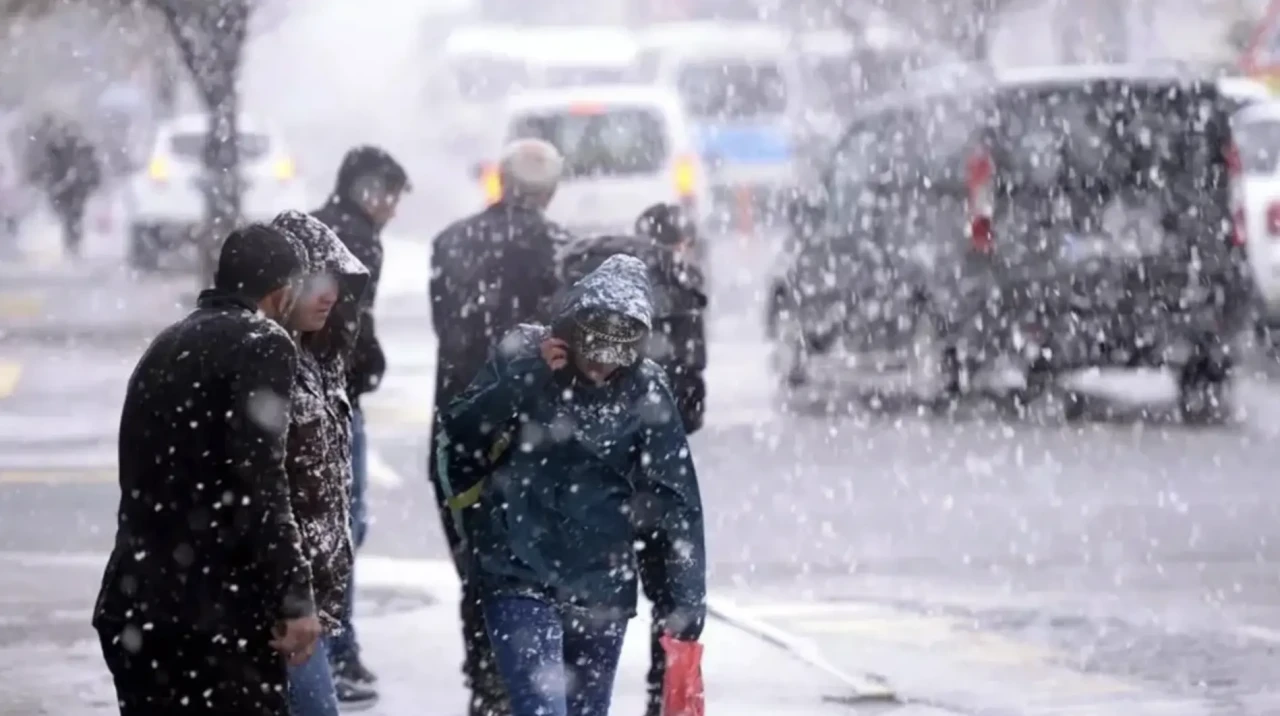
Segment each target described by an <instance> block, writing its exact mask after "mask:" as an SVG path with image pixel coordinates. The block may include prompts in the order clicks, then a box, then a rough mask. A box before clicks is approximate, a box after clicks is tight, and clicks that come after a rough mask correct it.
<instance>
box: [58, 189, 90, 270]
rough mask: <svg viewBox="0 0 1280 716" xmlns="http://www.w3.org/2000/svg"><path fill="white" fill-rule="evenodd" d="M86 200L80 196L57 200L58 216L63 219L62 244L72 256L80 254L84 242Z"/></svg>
mask: <svg viewBox="0 0 1280 716" xmlns="http://www.w3.org/2000/svg"><path fill="white" fill-rule="evenodd" d="M84 205H85V200H84V199H81V198H79V197H74V198H70V199H63V200H60V201H57V202H55V209H56V210H57V214H58V218H59V219H61V220H62V245H63V247H64V248H65V249H66V250H67V253H68V254H71V255H72V256H79V255H80V246H81V244H83V243H84V208H85V206H84Z"/></svg>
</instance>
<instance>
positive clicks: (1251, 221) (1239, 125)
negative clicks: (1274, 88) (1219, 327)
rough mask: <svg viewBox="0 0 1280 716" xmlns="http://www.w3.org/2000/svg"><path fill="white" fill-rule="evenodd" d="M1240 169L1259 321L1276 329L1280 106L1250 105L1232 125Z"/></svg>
mask: <svg viewBox="0 0 1280 716" xmlns="http://www.w3.org/2000/svg"><path fill="white" fill-rule="evenodd" d="M1232 125H1233V126H1232V129H1233V131H1234V134H1235V138H1236V146H1237V147H1238V149H1239V151H1240V163H1241V168H1242V169H1243V170H1244V206H1245V237H1246V243H1245V247H1246V251H1247V252H1248V254H1249V268H1250V270H1251V271H1252V273H1253V280H1254V283H1255V285H1256V286H1257V287H1258V292H1259V293H1260V294H1261V298H1262V300H1263V312H1264V316H1263V320H1264V323H1265V324H1266V325H1267V326H1269V327H1272V328H1280V102H1263V103H1258V104H1253V105H1250V106H1248V107H1246V108H1245V109H1243V110H1241V111H1240V112H1239V113H1237V114H1236V115H1235V118H1234V119H1233V121H1232Z"/></svg>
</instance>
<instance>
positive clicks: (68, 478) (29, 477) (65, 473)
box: [0, 467, 118, 485]
mask: <svg viewBox="0 0 1280 716" xmlns="http://www.w3.org/2000/svg"><path fill="white" fill-rule="evenodd" d="M117 474H118V473H117V471H116V469H115V468H114V467H112V468H79V469H58V468H49V469H42V470H0V485H103V484H112V483H115V482H116V476H117Z"/></svg>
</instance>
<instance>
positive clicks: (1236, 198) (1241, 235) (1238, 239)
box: [1224, 142, 1271, 246]
mask: <svg viewBox="0 0 1280 716" xmlns="http://www.w3.org/2000/svg"><path fill="white" fill-rule="evenodd" d="M1224 152H1225V154H1226V160H1227V186H1228V191H1229V192H1230V194H1231V245H1232V246H1244V245H1245V244H1246V243H1247V242H1248V240H1249V234H1248V232H1247V230H1246V228H1245V206H1244V164H1243V163H1241V161H1240V150H1239V148H1237V147H1236V145H1235V142H1231V143H1230V144H1228V145H1227V147H1226V149H1225V150H1224ZM1267 223H1268V225H1270V224H1271V211H1270V209H1268V211H1267Z"/></svg>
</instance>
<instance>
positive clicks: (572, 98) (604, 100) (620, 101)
mask: <svg viewBox="0 0 1280 716" xmlns="http://www.w3.org/2000/svg"><path fill="white" fill-rule="evenodd" d="M581 104H606V105H632V106H642V107H652V108H655V109H657V110H659V111H661V112H663V113H664V114H665V115H667V116H672V115H678V114H679V112H680V111H681V110H680V107H681V104H680V98H679V96H678V95H676V94H675V92H673V91H671V90H668V89H665V88H662V87H655V86H651V85H595V86H585V87H567V88H563V89H553V90H532V91H529V92H520V93H517V94H515V95H512V96H511V97H510V98H509V99H508V100H507V104H506V108H507V113H508V114H519V113H521V112H531V111H538V110H556V109H563V108H565V107H569V106H572V105H581Z"/></svg>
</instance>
